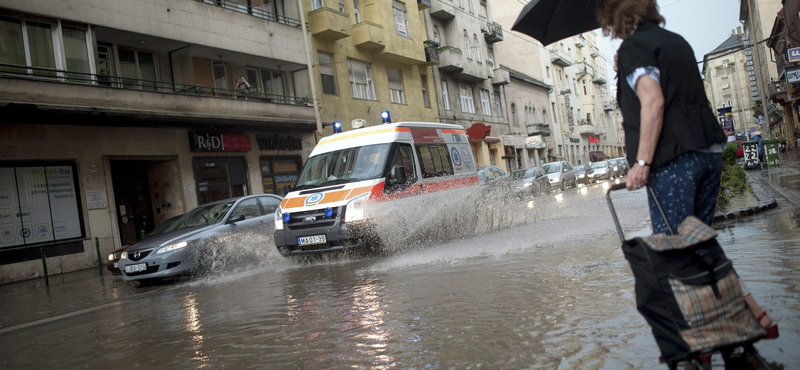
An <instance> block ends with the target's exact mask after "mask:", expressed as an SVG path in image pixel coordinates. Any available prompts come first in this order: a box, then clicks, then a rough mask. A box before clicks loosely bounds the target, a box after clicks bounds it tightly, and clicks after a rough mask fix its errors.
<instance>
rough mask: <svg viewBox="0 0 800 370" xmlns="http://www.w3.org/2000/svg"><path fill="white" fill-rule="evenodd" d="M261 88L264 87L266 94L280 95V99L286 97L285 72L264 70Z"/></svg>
mask: <svg viewBox="0 0 800 370" xmlns="http://www.w3.org/2000/svg"><path fill="white" fill-rule="evenodd" d="M261 86H263V88H264V92H265V93H268V94H272V95H278V96H280V97H283V96H284V95H286V92H285V91H286V90H285V89H284V78H283V72H278V71H269V70H266V69H262V70H261Z"/></svg>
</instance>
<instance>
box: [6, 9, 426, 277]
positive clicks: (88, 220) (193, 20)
mask: <svg viewBox="0 0 800 370" xmlns="http://www.w3.org/2000/svg"><path fill="white" fill-rule="evenodd" d="M414 5H416V4H414ZM299 11H300V10H299V8H298V5H297V3H296V2H293V1H281V0H272V1H270V0H238V1H233V0H159V1H152V0H124V1H123V0H64V1H58V2H52V1H45V0H26V1H18V2H13V3H12V2H4V5H2V7H1V8H0V45H2V48H0V148H2V149H0V152H1V153H2V155H0V183H1V184H2V186H0V277H1V278H0V283H4V282H9V281H15V280H21V279H27V278H34V277H38V276H42V263H41V261H40V260H39V259H40V257H41V256H42V253H44V254H45V255H46V256H47V264H48V269H49V272H50V273H51V274H58V273H62V272H68V271H73V270H78V269H84V268H88V267H91V266H93V265H94V264H96V263H97V260H98V256H97V252H96V247H99V248H97V249H99V252H100V253H99V254H100V256H101V257H104V256H106V255H107V254H108V253H109V252H110V251H112V250H114V249H117V248H119V247H120V246H121V245H123V244H127V243H131V242H135V241H136V240H138V239H139V238H141V236H142V235H143V233H146V232H148V231H150V230H152V228H153V227H154V226H155V225H158V224H159V223H160V222H161V221H162V220H165V219H166V218H169V217H171V216H174V215H178V214H182V213H184V212H186V211H187V210H190V209H192V208H194V207H195V206H197V205H199V204H203V203H206V202H209V201H212V200H216V199H223V198H228V197H232V196H238V195H244V194H253V193H279V194H280V193H282V192H283V188H284V186H285V185H289V184H293V182H294V179H296V177H297V175H298V171H299V170H300V166H301V165H302V163H303V160H304V159H305V158H307V156H308V153H310V151H311V149H313V146H314V145H315V135H314V131H315V126H316V125H315V124H316V122H315V114H314V109H313V107H311V106H310V103H311V99H310V97H311V95H312V94H311V89H310V86H309V85H310V78H309V76H310V74H309V71H308V67H307V66H308V63H307V57H308V53H307V50H306V48H305V47H304V45H303V42H302V40H303V31H302V23H301V22H300V20H299V19H300V18H301V17H300V16H301V14H300V13H299ZM419 59H422V57H419ZM240 76H244V77H245V79H246V80H247V81H248V83H249V85H250V88H249V89H247V90H246V91H242V90H237V86H239V82H238V81H239V79H240Z"/></svg>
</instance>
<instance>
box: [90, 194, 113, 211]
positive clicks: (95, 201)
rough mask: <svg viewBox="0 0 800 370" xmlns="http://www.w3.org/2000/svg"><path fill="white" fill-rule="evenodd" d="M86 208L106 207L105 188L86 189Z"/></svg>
mask: <svg viewBox="0 0 800 370" xmlns="http://www.w3.org/2000/svg"><path fill="white" fill-rule="evenodd" d="M86 208H88V209H103V208H108V197H107V196H106V191H105V190H87V191H86Z"/></svg>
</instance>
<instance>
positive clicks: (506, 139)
mask: <svg viewBox="0 0 800 370" xmlns="http://www.w3.org/2000/svg"><path fill="white" fill-rule="evenodd" d="M503 145H504V146H514V135H503Z"/></svg>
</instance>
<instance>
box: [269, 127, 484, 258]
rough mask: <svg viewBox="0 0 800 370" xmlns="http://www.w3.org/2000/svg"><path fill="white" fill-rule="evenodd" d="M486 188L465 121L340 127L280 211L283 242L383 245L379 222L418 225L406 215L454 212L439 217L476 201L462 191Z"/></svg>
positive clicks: (317, 246)
mask: <svg viewBox="0 0 800 370" xmlns="http://www.w3.org/2000/svg"><path fill="white" fill-rule="evenodd" d="M478 188H479V181H478V175H477V172H476V165H475V159H474V157H473V155H472V150H471V148H470V145H469V141H468V138H467V135H466V132H465V130H464V128H463V127H462V126H459V125H452V124H444V123H426V122H398V123H389V124H382V125H380V126H371V127H367V128H361V129H356V130H351V131H347V132H344V133H337V134H334V135H331V136H327V137H324V138H322V139H321V140H320V142H319V143H318V144H317V146H316V147H315V148H314V150H313V151H312V152H311V155H310V156H309V158H308V160H307V161H306V163H305V165H304V166H303V169H302V171H301V172H300V176H299V177H298V180H297V183H296V184H295V186H294V188H293V189H291V191H290V192H289V193H288V194H286V196H285V197H284V199H283V201H282V202H281V204H280V207H279V208H278V210H277V211H276V213H275V234H274V236H275V246H276V247H277V248H278V252H280V254H281V255H283V256H286V257H288V256H295V255H303V254H321V253H327V252H334V251H347V250H352V249H368V248H370V249H371V248H375V247H378V246H379V245H380V244H381V242H382V241H383V240H382V239H384V236H383V235H381V233H380V232H379V231H378V230H380V229H381V228H380V227H376V225H384V226H386V225H388V227H384V229H386V230H390V231H391V230H400V229H401V228H402V227H407V228H409V229H410V228H412V227H411V226H409V225H410V223H411V222H413V221H414V220H407V221H402V220H401V219H402V217H401V214H402V215H406V216H409V215H411V216H412V218H414V219H419V218H420V217H417V216H420V215H422V214H425V215H436V211H437V209H438V210H441V211H445V212H449V213H445V214H442V215H440V216H439V215H437V216H436V217H437V219H444V218H448V217H457V213H458V211H456V210H455V209H456V208H455V206H456V205H458V204H466V206H468V207H474V205H469V204H467V203H465V202H460V201H459V199H460V197H461V196H463V195H464V194H468V193H469V191H470V190H472V191H474V190H476V189H478ZM434 195H435V196H434ZM447 201H452V202H453V203H454V204H453V206H450V207H449V209H448V207H447V206H446V205H445V204H444V203H447ZM456 202H459V203H456ZM435 203H439V204H438V207H437V204H435ZM401 223H402V225H401ZM414 228H415V227H414ZM412 231H413V230H409V232H412Z"/></svg>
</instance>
